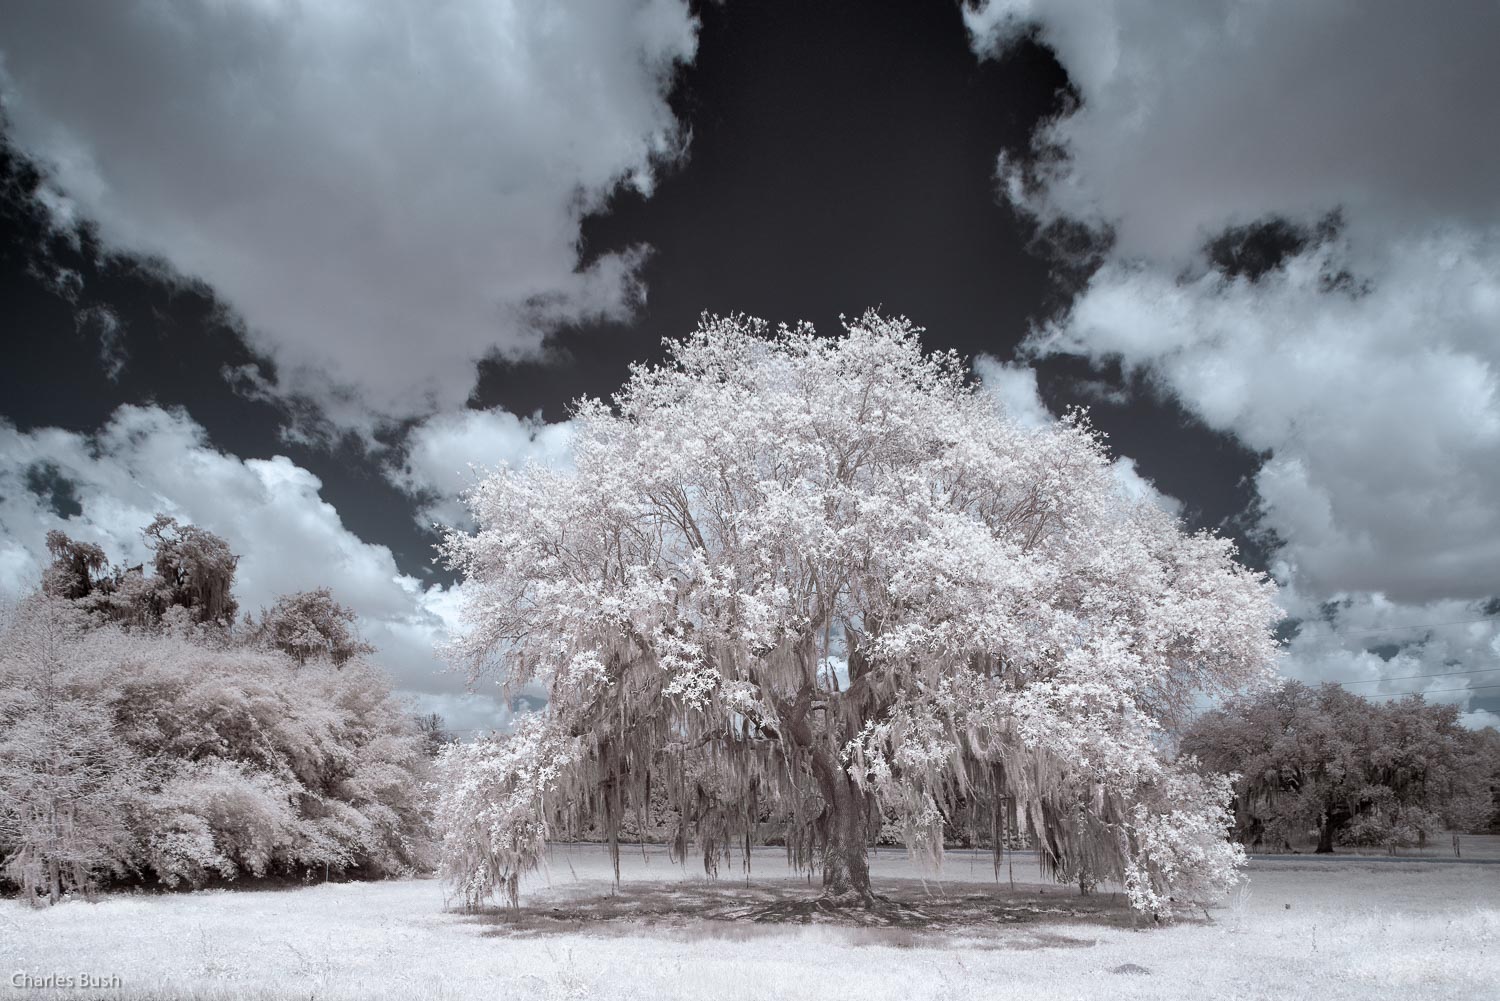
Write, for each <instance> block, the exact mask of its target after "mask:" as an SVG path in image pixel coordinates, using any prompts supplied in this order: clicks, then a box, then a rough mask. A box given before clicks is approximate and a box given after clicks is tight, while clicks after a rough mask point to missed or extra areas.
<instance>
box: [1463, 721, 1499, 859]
mask: <svg viewBox="0 0 1500 1001" xmlns="http://www.w3.org/2000/svg"><path fill="white" fill-rule="evenodd" d="M1474 750H1475V754H1476V756H1477V762H1476V767H1475V770H1476V772H1477V773H1478V774H1479V775H1480V776H1481V782H1482V784H1483V785H1484V786H1485V787H1486V788H1487V789H1488V790H1489V800H1488V804H1487V805H1486V804H1483V803H1482V804H1481V806H1480V807H1479V812H1480V813H1481V814H1482V819H1480V820H1478V821H1477V822H1475V823H1474V824H1472V825H1471V827H1470V830H1473V831H1475V832H1476V833H1477V832H1479V831H1483V830H1488V831H1490V832H1493V833H1500V730H1497V729H1495V728H1494V727H1492V726H1487V727H1485V728H1484V729H1482V730H1479V731H1476V732H1475V734H1474Z"/></svg>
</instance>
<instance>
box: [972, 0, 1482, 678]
mask: <svg viewBox="0 0 1500 1001" xmlns="http://www.w3.org/2000/svg"><path fill="white" fill-rule="evenodd" d="M965 17H966V20H967V22H968V25H969V28H970V31H971V34H972V38H973V41H974V46H975V49H976V52H978V53H979V54H980V55H982V56H989V55H996V54H998V53H1000V52H1002V51H1003V50H1004V49H1005V47H1006V46H1007V45H1008V44H1009V43H1010V42H1011V41H1012V40H1014V39H1015V38H1016V37H1018V36H1019V35H1020V34H1021V33H1024V32H1029V31H1035V32H1036V33H1037V37H1039V38H1040V39H1041V40H1042V41H1043V42H1044V43H1045V44H1048V45H1049V46H1051V47H1052V48H1053V49H1054V50H1055V51H1056V53H1057V55H1058V58H1059V59H1060V61H1061V62H1062V64H1063V65H1064V67H1065V68H1066V69H1067V71H1068V74H1069V78H1070V80H1071V81H1072V82H1073V85H1074V87H1075V89H1076V92H1077V96H1078V98H1079V104H1078V106H1077V108H1076V109H1074V110H1073V111H1072V112H1071V113H1069V114H1067V115H1064V116H1063V117H1060V118H1058V119H1057V120H1056V121H1054V122H1052V123H1050V124H1048V125H1047V126H1045V127H1044V128H1043V129H1042V130H1041V131H1040V132H1039V133H1038V134H1037V135H1036V136H1035V137H1034V140H1035V146H1034V149H1033V150H1031V151H1030V154H1029V155H1027V156H1019V155H1016V153H1015V151H1011V152H1009V153H1007V154H1004V155H1002V156H1001V157H1000V160H999V170H998V176H999V179H1000V181H1001V182H1002V191H1003V192H1004V193H1005V195H1006V196H1007V197H1008V198H1009V199H1010V200H1011V201H1012V202H1013V203H1014V204H1015V205H1017V206H1018V207H1019V208H1021V209H1022V210H1023V211H1025V212H1028V213H1030V214H1031V215H1032V216H1033V217H1034V218H1035V219H1036V220H1037V221H1038V223H1039V224H1042V225H1047V224H1051V223H1056V222H1069V223H1082V224H1084V225H1085V226H1088V227H1090V228H1092V229H1093V230H1094V231H1095V232H1096V233H1098V234H1100V235H1101V237H1103V238H1104V240H1105V241H1106V246H1107V249H1106V251H1105V252H1104V255H1103V257H1102V266H1100V267H1098V269H1097V270H1096V271H1094V273H1093V275H1092V278H1091V279H1090V280H1089V281H1088V283H1087V285H1086V287H1085V288H1084V290H1083V291H1082V293H1081V294H1080V295H1079V296H1078V298H1077V299H1076V300H1075V301H1074V302H1073V304H1072V306H1071V308H1070V309H1068V310H1067V311H1066V312H1065V313H1064V314H1063V315H1061V316H1059V317H1057V318H1056V319H1054V320H1053V321H1052V322H1050V323H1047V324H1045V325H1043V326H1042V327H1041V328H1040V329H1038V330H1036V331H1035V332H1034V334H1033V336H1032V338H1031V340H1030V342H1029V345H1028V347H1029V350H1030V351H1031V352H1033V353H1034V354H1036V355H1045V354H1048V353H1067V354H1075V355H1080V356H1084V357H1089V358H1093V359H1096V360H1104V359H1114V360H1117V361H1119V362H1120V363H1121V364H1122V366H1123V367H1124V368H1125V369H1126V370H1127V371H1133V372H1136V373H1141V374H1144V375H1145V376H1146V377H1147V379H1148V381H1149V382H1150V383H1152V384H1154V385H1155V386H1156V387H1157V388H1158V389H1159V390H1160V391H1161V392H1162V393H1163V394H1165V395H1168V396H1171V397H1175V398H1176V399H1177V400H1179V401H1180V402H1181V403H1182V405H1183V406H1184V407H1185V408H1186V409H1187V410H1188V411H1189V412H1191V413H1193V414H1194V415H1196V416H1197V417H1199V418H1200V419H1201V420H1203V421H1204V422H1205V423H1206V424H1208V425H1209V426H1210V427H1213V428H1215V429H1217V430H1220V431H1222V432H1224V433H1226V434H1230V435H1233V436H1234V437H1236V438H1238V439H1239V440H1240V441H1241V442H1243V443H1244V444H1246V445H1247V446H1248V447H1250V448H1251V449H1254V450H1255V451H1257V452H1259V453H1261V454H1263V455H1265V456H1267V457H1268V458H1267V459H1266V461H1265V462H1264V464H1263V465H1262V467H1261V468H1260V470H1259V472H1258V473H1257V475H1256V481H1255V484H1256V487H1257V491H1258V495H1259V510H1258V511H1257V512H1256V513H1257V515H1258V518H1259V528H1260V530H1261V531H1263V532H1265V533H1266V535H1267V539H1268V541H1269V542H1270V543H1271V544H1272V546H1273V548H1274V551H1275V553H1276V556H1277V558H1278V560H1279V563H1278V565H1277V567H1276V572H1277V575H1278V577H1279V578H1280V579H1281V580H1282V582H1283V584H1284V585H1286V591H1285V596H1284V603H1285V604H1286V606H1287V609H1288V612H1289V614H1291V615H1293V616H1296V617H1299V618H1304V619H1305V621H1304V625H1303V631H1302V632H1301V633H1299V635H1298V638H1297V639H1296V640H1295V641H1294V642H1293V644H1292V645H1291V647H1290V657H1289V667H1290V669H1291V670H1293V671H1294V672H1299V673H1303V674H1305V675H1307V676H1308V677H1312V678H1334V679H1339V680H1343V679H1344V678H1347V677H1349V676H1351V675H1353V676H1355V677H1360V678H1364V677H1366V676H1373V675H1374V674H1381V675H1384V676H1388V677H1393V676H1396V675H1398V674H1402V675H1404V674H1426V673H1437V669H1439V668H1446V669H1447V670H1448V672H1450V673H1452V672H1457V671H1461V670H1464V669H1469V670H1470V671H1477V670H1478V669H1480V668H1483V667H1488V666H1492V665H1493V664H1494V662H1495V661H1494V657H1495V653H1496V651H1495V649H1494V647H1493V633H1492V632H1486V631H1485V630H1487V629H1492V628H1493V625H1491V626H1484V625H1483V624H1481V625H1480V627H1479V628H1478V629H1477V630H1472V631H1470V633H1466V634H1464V635H1462V636H1460V635H1458V634H1456V633H1454V632H1453V631H1452V629H1446V631H1439V632H1438V633H1434V634H1433V635H1431V636H1429V637H1426V638H1423V637H1422V634H1421V633H1420V630H1418V631H1416V633H1417V634H1418V638H1417V639H1416V640H1411V639H1408V640H1407V641H1406V642H1404V643H1402V644H1399V646H1400V651H1399V652H1398V653H1395V654H1393V655H1392V656H1391V657H1390V658H1389V659H1387V658H1385V657H1383V656H1380V655H1378V654H1373V653H1371V652H1370V650H1371V649H1372V644H1375V645H1381V644H1387V643H1388V642H1394V638H1393V637H1386V636H1383V635H1382V634H1380V633H1379V631H1378V630H1376V632H1375V634H1374V635H1372V634H1371V628H1372V627H1373V626H1379V628H1380V629H1394V628H1395V627H1397V626H1398V625H1402V626H1404V625H1412V624H1416V625H1421V624H1425V623H1435V622H1444V621H1447V620H1449V619H1453V618H1475V617H1478V616H1479V614H1480V612H1481V611H1482V610H1483V609H1485V608H1488V607H1490V606H1489V605H1488V604H1487V603H1486V600H1485V599H1486V598H1488V597H1490V596H1493V595H1494V594H1495V593H1496V592H1497V591H1500V578H1497V577H1496V576H1495V567H1496V566H1497V565H1500V385H1497V372H1500V340H1497V339H1496V337H1495V331H1496V330H1497V329H1500V277H1497V276H1500V187H1497V186H1496V185H1495V183H1494V178H1495V177H1496V176H1500V104H1497V103H1496V102H1495V101H1494V100H1493V95H1494V94H1495V93H1496V92H1497V91H1500V63H1497V62H1496V61H1495V60H1494V58H1493V56H1492V53H1491V52H1490V49H1491V48H1492V39H1494V38H1495V37H1497V35H1500V7H1497V6H1496V5H1494V4H1469V5H1463V6H1462V7H1461V8H1455V9H1451V10H1447V11H1445V12H1444V15H1443V16H1441V17H1434V16H1432V12H1431V11H1429V10H1424V9H1422V8H1420V7H1418V6H1414V5H1410V4H1401V3H1395V2H1385V0H1382V2H1378V3H1373V4H1365V3H1361V4H1354V3H1349V2H1344V3H1338V2H1336V3H1326V4H1245V3H1231V2H1228V0H1213V2H1207V3H1182V4H1172V5H1166V6H1162V5H1151V6H1148V5H1141V4H1129V3H1124V2H1102V3H1101V2H1094V0H1090V2H1082V0H1058V2H1052V3H1047V4H1041V3H1032V2H1029V0H989V2H986V3H983V4H980V5H977V6H972V7H970V8H968V9H967V11H966V15H965ZM1327 220H1332V221H1333V222H1332V225H1328V224H1327V222H1326V221H1327ZM1269 221H1277V222H1278V223H1279V224H1280V225H1283V226H1284V227H1286V228H1287V229H1288V230H1289V231H1290V232H1292V233H1294V234H1296V235H1297V237H1298V238H1297V239H1296V240H1294V241H1293V242H1292V243H1291V244H1289V245H1288V246H1287V247H1286V248H1285V249H1286V253H1285V255H1283V259H1282V260H1280V261H1279V262H1278V261H1274V260H1273V261H1271V262H1270V263H1271V264H1273V265H1275V266H1273V267H1271V268H1270V270H1268V271H1263V273H1262V269H1256V270H1254V271H1250V272H1248V273H1246V272H1244V271H1236V270H1235V269H1234V268H1232V267H1226V266H1225V265H1224V262H1223V261H1222V260H1215V259H1214V258H1213V257H1212V255H1211V254H1209V253H1208V252H1207V248H1208V245H1209V243H1210V241H1212V240H1214V239H1216V238H1219V237H1220V236H1221V235H1222V234H1225V233H1226V232H1227V231H1229V230H1230V229H1231V228H1233V227H1246V226H1250V227H1254V226H1255V225H1257V224H1264V223H1267V222H1269ZM1320 222H1322V223H1323V224H1322V225H1320ZM1375 610H1378V611H1379V613H1380V617H1381V621H1379V622H1374V623H1372V622H1370V621H1366V620H1367V619H1368V618H1369V616H1370V615H1372V614H1374V611H1375ZM1309 623H1311V624H1309ZM1396 632H1397V633H1400V632H1402V630H1400V629H1396ZM1408 635H1411V634H1410V633H1408ZM1419 668H1432V669H1433V670H1431V671H1427V670H1419ZM1447 680H1448V682H1449V683H1448V684H1447V685H1446V686H1445V687H1448V688H1452V687H1463V686H1464V684H1466V683H1465V682H1463V681H1462V679H1461V678H1460V679H1459V684H1458V685H1455V684H1453V683H1452V679H1451V678H1450V679H1447ZM1419 687H1420V688H1427V689H1433V688H1435V686H1434V685H1429V684H1426V683H1424V682H1417V681H1414V682H1410V683H1408V684H1406V685H1405V686H1403V688H1402V689H1401V690H1408V689H1415V688H1419Z"/></svg>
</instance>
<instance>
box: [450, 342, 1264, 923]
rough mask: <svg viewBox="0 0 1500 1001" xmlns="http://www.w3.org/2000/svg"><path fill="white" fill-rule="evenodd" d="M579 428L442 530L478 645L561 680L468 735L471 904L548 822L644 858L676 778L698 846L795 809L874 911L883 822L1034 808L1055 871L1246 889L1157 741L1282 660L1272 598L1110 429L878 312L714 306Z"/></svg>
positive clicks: (458, 834)
mask: <svg viewBox="0 0 1500 1001" xmlns="http://www.w3.org/2000/svg"><path fill="white" fill-rule="evenodd" d="M574 426H575V429H576V431H575V437H574V459H575V468H573V469H571V470H567V471H562V470H554V469H550V468H546V467H542V466H526V467H522V468H517V469H506V470H502V471H500V472H498V473H496V474H494V475H493V476H491V477H489V478H488V479H486V480H485V481H483V482H482V483H481V484H480V485H479V486H477V487H476V488H475V489H474V490H473V491H472V492H471V493H470V495H469V496H468V503H469V507H470V510H471V511H472V512H473V515H474V518H475V522H476V524H477V526H478V529H477V531H476V532H474V533H473V534H469V533H466V532H461V531H455V532H453V533H451V534H450V535H449V536H448V537H447V541H446V552H447V555H448V558H449V559H450V561H451V565H452V566H454V567H455V568H457V569H458V570H460V571H461V572H462V573H463V574H464V576H465V592H466V594H467V595H468V596H469V602H468V605H467V608H466V617H467V618H466V622H467V631H466V633H465V634H464V636H463V637H462V639H461V640H460V642H459V643H458V644H457V646H456V647H455V654H456V656H457V657H458V658H459V659H460V661H461V662H464V663H467V664H468V665H469V667H470V670H471V674H472V676H475V677H477V676H479V675H480V674H483V673H485V672H489V671H498V672H500V674H501V676H502V678H503V680H505V681H506V682H507V683H508V684H509V685H511V686H512V687H513V688H514V687H516V686H521V685H524V684H527V683H531V682H536V683H540V684H544V685H546V686H547V688H548V701H547V703H546V705H545V707H544V708H543V709H542V710H540V711H539V712H537V713H534V714H531V715H529V716H526V717H523V719H522V721H521V722H520V723H519V725H518V726H517V728H516V730H515V732H514V733H513V734H512V735H511V736H509V737H508V738H507V739H505V740H503V741H479V742H475V743H470V744H461V745H453V746H451V747H450V748H448V749H447V750H446V751H445V752H444V756H443V767H444V772H445V776H446V778H445V782H444V784H443V791H444V798H443V802H442V805H441V807H440V820H441V824H442V827H443V829H444V831H445V832H446V835H447V838H446V841H445V865H446V869H447V872H448V874H449V876H450V878H452V879H453V880H454V881H456V882H457V883H458V884H459V885H460V886H461V888H462V889H463V891H464V892H465V894H466V895H467V896H469V898H470V899H471V900H473V899H478V898H480V897H483V896H485V895H487V894H489V893H491V892H501V893H506V894H509V895H511V896H512V899H514V892H515V887H516V886H517V880H518V877H519V875H520V873H522V872H524V871H525V870H527V869H529V868H531V867H534V866H535V865H537V864H538V862H539V861H540V859H541V855H542V852H543V850H544V845H545V841H546V839H547V838H548V837H549V836H550V835H553V834H569V833H574V832H577V831H581V830H585V829H588V828H590V827H594V826H597V828H599V829H602V830H604V831H605V832H606V834H607V835H608V837H609V840H610V843H611V849H612V850H613V851H614V852H615V853H616V858H618V844H617V838H616V833H617V832H618V830H619V825H620V823H621V821H622V820H623V819H624V817H625V816H626V815H627V814H628V813H630V812H631V811H634V810H646V809H649V808H650V807H651V805H652V804H651V794H652V792H653V791H654V790H662V791H664V792H665V793H666V795H667V796H668V797H669V798H670V799H671V800H672V802H671V806H672V812H673V813H674V814H675V815H676V816H677V817H679V818H683V822H685V823H688V822H691V823H692V824H693V832H692V833H693V835H694V836H695V837H696V838H697V840H698V841H699V842H700V844H702V845H703V847H704V856H705V858H706V859H712V858H715V857H716V856H717V851H716V847H715V846H716V845H717V844H718V843H719V842H720V841H721V839H724V838H726V837H730V836H734V837H743V836H745V835H746V834H747V833H748V832H749V831H751V830H752V829H753V827H754V825H755V824H756V823H757V822H758V820H759V818H760V816H761V815H762V814H761V812H760V811H761V808H765V809H768V810H774V816H775V817H776V818H777V819H778V821H779V822H780V823H782V824H784V826H785V831H786V837H787V843H788V845H789V846H791V851H792V855H793V857H794V858H795V859H796V860H798V861H799V862H801V863H802V864H805V865H808V866H816V867H818V868H820V869H821V871H822V877H823V889H824V903H825V904H826V905H829V906H838V905H848V904H856V905H861V906H880V898H878V897H877V896H876V895H875V894H874V893H873V892H872V889H871V885H870V873H869V866H868V862H867V845H868V844H869V842H870V840H871V838H873V837H874V836H875V835H876V834H877V832H878V831H879V829H880V827H881V821H882V818H883V817H884V816H891V817H895V818H899V825H898V826H899V827H900V829H901V832H902V835H903V839H904V840H905V841H906V843H907V844H908V845H910V846H911V847H912V848H913V849H916V850H919V851H923V852H926V853H929V854H931V855H933V856H936V855H938V854H939V853H940V852H941V851H942V830H943V827H944V822H945V817H946V818H950V819H952V820H953V822H954V824H955V826H961V827H967V826H977V827H980V828H983V829H993V828H1000V827H1002V826H1003V825H1005V824H1006V822H1007V819H1008V818H1009V817H1010V816H1011V815H1012V813H1011V809H1010V808H1011V807H1012V805H1013V806H1014V808H1015V809H1014V815H1015V816H1016V817H1017V818H1018V821H1019V822H1020V823H1021V824H1024V825H1026V827H1027V828H1028V830H1029V831H1030V832H1032V833H1033V835H1034V836H1035V838H1036V840H1037V843H1038V844H1039V846H1040V848H1041V850H1042V854H1043V857H1044V859H1046V860H1047V861H1048V862H1050V863H1051V864H1052V865H1054V866H1055V871H1056V873H1057V874H1058V877H1059V878H1060V879H1068V880H1076V881H1079V882H1080V883H1081V884H1083V885H1084V886H1088V885H1091V884H1092V883H1093V882H1095V881H1096V880H1100V879H1104V878H1115V879H1118V880H1120V881H1122V882H1123V883H1124V884H1125V885H1126V887H1127V889H1128V891H1129V895H1130V899H1131V901H1132V903H1134V904H1135V905H1136V906H1137V907H1141V908H1145V909H1150V910H1160V909H1162V908H1164V907H1165V906H1167V905H1166V901H1167V898H1168V897H1171V896H1175V897H1176V898H1177V899H1178V900H1186V899H1191V898H1194V897H1200V896H1204V895H1209V894H1215V893H1218V892H1221V891H1222V890H1223V889H1224V888H1225V887H1226V886H1227V885H1228V883H1229V882H1230V881H1231V880H1232V879H1233V876H1234V870H1235V866H1236V864H1237V863H1238V861H1239V860H1240V859H1241V858H1242V853H1240V852H1239V850H1238V849H1237V848H1234V847H1232V846H1230V845H1229V844H1228V843H1227V842H1226V838H1225V832H1226V827H1227V824H1228V821H1229V817H1228V815H1227V814H1226V813H1225V807H1226V806H1227V804H1228V800H1229V790H1228V785H1227V782H1225V781H1224V780H1223V779H1222V778H1204V777H1201V776H1199V775H1198V774H1196V773H1195V772H1192V771H1190V770H1188V769H1186V768H1184V767H1182V766H1181V765H1179V764H1176V763H1173V762H1171V761H1169V760H1167V758H1166V757H1165V756H1164V755H1163V754H1162V753H1161V752H1160V750H1159V746H1158V745H1159V741H1158V738H1159V734H1160V732H1161V728H1162V727H1164V726H1165V727H1171V726H1174V725H1176V723H1177V722H1178V721H1179V720H1181V719H1183V718H1184V716H1185V713H1186V710H1187V708H1188V706H1189V705H1190V704H1191V701H1192V695H1193V693H1194V692H1195V691H1197V690H1199V689H1200V688H1208V689H1210V690H1214V691H1222V690H1226V689H1235V688H1238V687H1239V686H1242V685H1246V684H1252V683H1255V682H1256V681H1257V679H1259V678H1260V677H1262V675H1263V672H1266V671H1268V669H1269V667H1270V665H1271V663H1272V662H1273V659H1274V656H1275V644H1274V641H1273V639H1272V636H1271V626H1272V624H1273V623H1274V621H1275V620H1276V618H1277V614H1278V613H1277V612H1276V609H1275V606H1274V603H1273V601H1272V586H1271V585H1270V584H1269V583H1268V582H1266V581H1265V580H1264V579H1263V578H1262V577H1261V576H1260V575H1257V574H1254V573H1251V572H1250V571H1248V570H1246V569H1244V568H1243V567H1241V566H1239V565H1238V564H1237V563H1236V562H1235V560H1234V550H1233V547H1232V546H1231V545H1230V543H1228V542H1226V541H1224V540H1222V539H1218V538H1214V537H1212V536H1210V535H1206V534H1194V535H1189V534H1186V533H1184V532H1183V531H1182V530H1181V529H1180V527H1179V526H1178V524H1177V522H1176V521H1175V520H1174V519H1173V518H1172V517H1171V516H1170V515H1168V514H1166V513H1164V512H1163V511H1161V510H1160V509H1158V508H1156V507H1154V506H1152V505H1150V504H1148V503H1144V502H1139V501H1135V500H1132V499H1131V498H1129V497H1128V496H1126V495H1125V494H1124V493H1123V491H1122V490H1121V489H1120V488H1119V486H1118V483H1117V480H1116V478H1115V477H1114V476H1113V475H1112V472H1111V469H1110V462H1109V458H1108V456H1107V454H1106V450H1105V448H1104V445H1103V443H1102V441H1101V440H1100V437H1099V436H1098V435H1096V434H1095V433H1094V432H1093V431H1092V430H1090V428H1089V426H1088V424H1087V422H1086V421H1085V420H1084V419H1082V418H1081V417H1077V416H1074V417H1071V418H1069V419H1066V420H1064V421H1062V422H1059V423H1058V424H1056V425H1054V426H1051V427H1047V428H1043V429H1039V430H1033V429H1028V428H1025V427H1022V426H1020V425H1018V424H1016V423H1013V422H1012V421H1010V420H1009V419H1007V418H1006V417H1005V416H1004V415H1003V414H1002V413H1000V412H999V411H998V409H997V407H996V405H995V403H994V402H993V400H991V399H990V398H989V397H987V396H985V395H983V394H981V393H979V392H976V391H975V390H974V389H973V388H972V386H971V385H970V384H969V381H968V376H967V372H966V370H965V368H964V366H963V365H962V364H961V362H960V361H959V360H958V359H957V357H956V356H953V355H951V354H949V355H941V354H940V355H927V354H924V353H923V352H922V349H921V346H920V343H919V341H918V331H917V330H916V329H915V328H914V327H912V326H911V325H910V324H909V323H907V322H905V321H901V320H889V319H885V318H882V317H879V316H877V315H874V314H867V315H866V316H865V317H863V318H862V319H860V320H859V321H857V322H855V323H853V324H851V325H850V326H849V327H848V330H847V335H846V336H844V337H841V338H820V337H818V336H816V335H815V334H814V333H813V332H812V330H811V329H810V328H807V327H802V328H798V329H795V330H788V329H785V328H783V329H781V330H780V331H779V332H777V331H771V330H770V329H768V328H767V326H766V325H765V324H764V323H762V322H760V321H755V320H747V319H742V318H731V319H713V320H706V321H705V323H704V324H703V326H702V327H701V328H700V330H699V331H698V332H697V333H696V334H695V335H694V336H692V337H691V338H689V339H688V340H686V341H684V342H679V343H675V344H672V345H670V346H669V351H668V361H667V363H666V364H665V365H663V366H661V367H655V368H645V367H638V368H636V369H634V370H633V372H632V376H631V378H630V381H629V383H628V384H627V385H626V387H625V388H624V390H623V391H622V392H621V393H620V394H619V395H618V396H616V397H615V399H614V401H613V405H610V404H606V403H603V402H597V401H587V402H583V403H581V404H580V405H579V406H578V407H577V409H576V412H575V415H574ZM700 768H701V769H702V771H701V772H700V771H697V769H700ZM695 774H703V775H706V776H707V777H708V778H709V779H710V780H711V781H702V782H700V781H695V780H693V776H694V775H695ZM757 804H759V806H757ZM994 840H995V842H996V843H997V844H999V843H1002V841H1003V836H1002V837H996V838H995V839H994Z"/></svg>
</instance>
